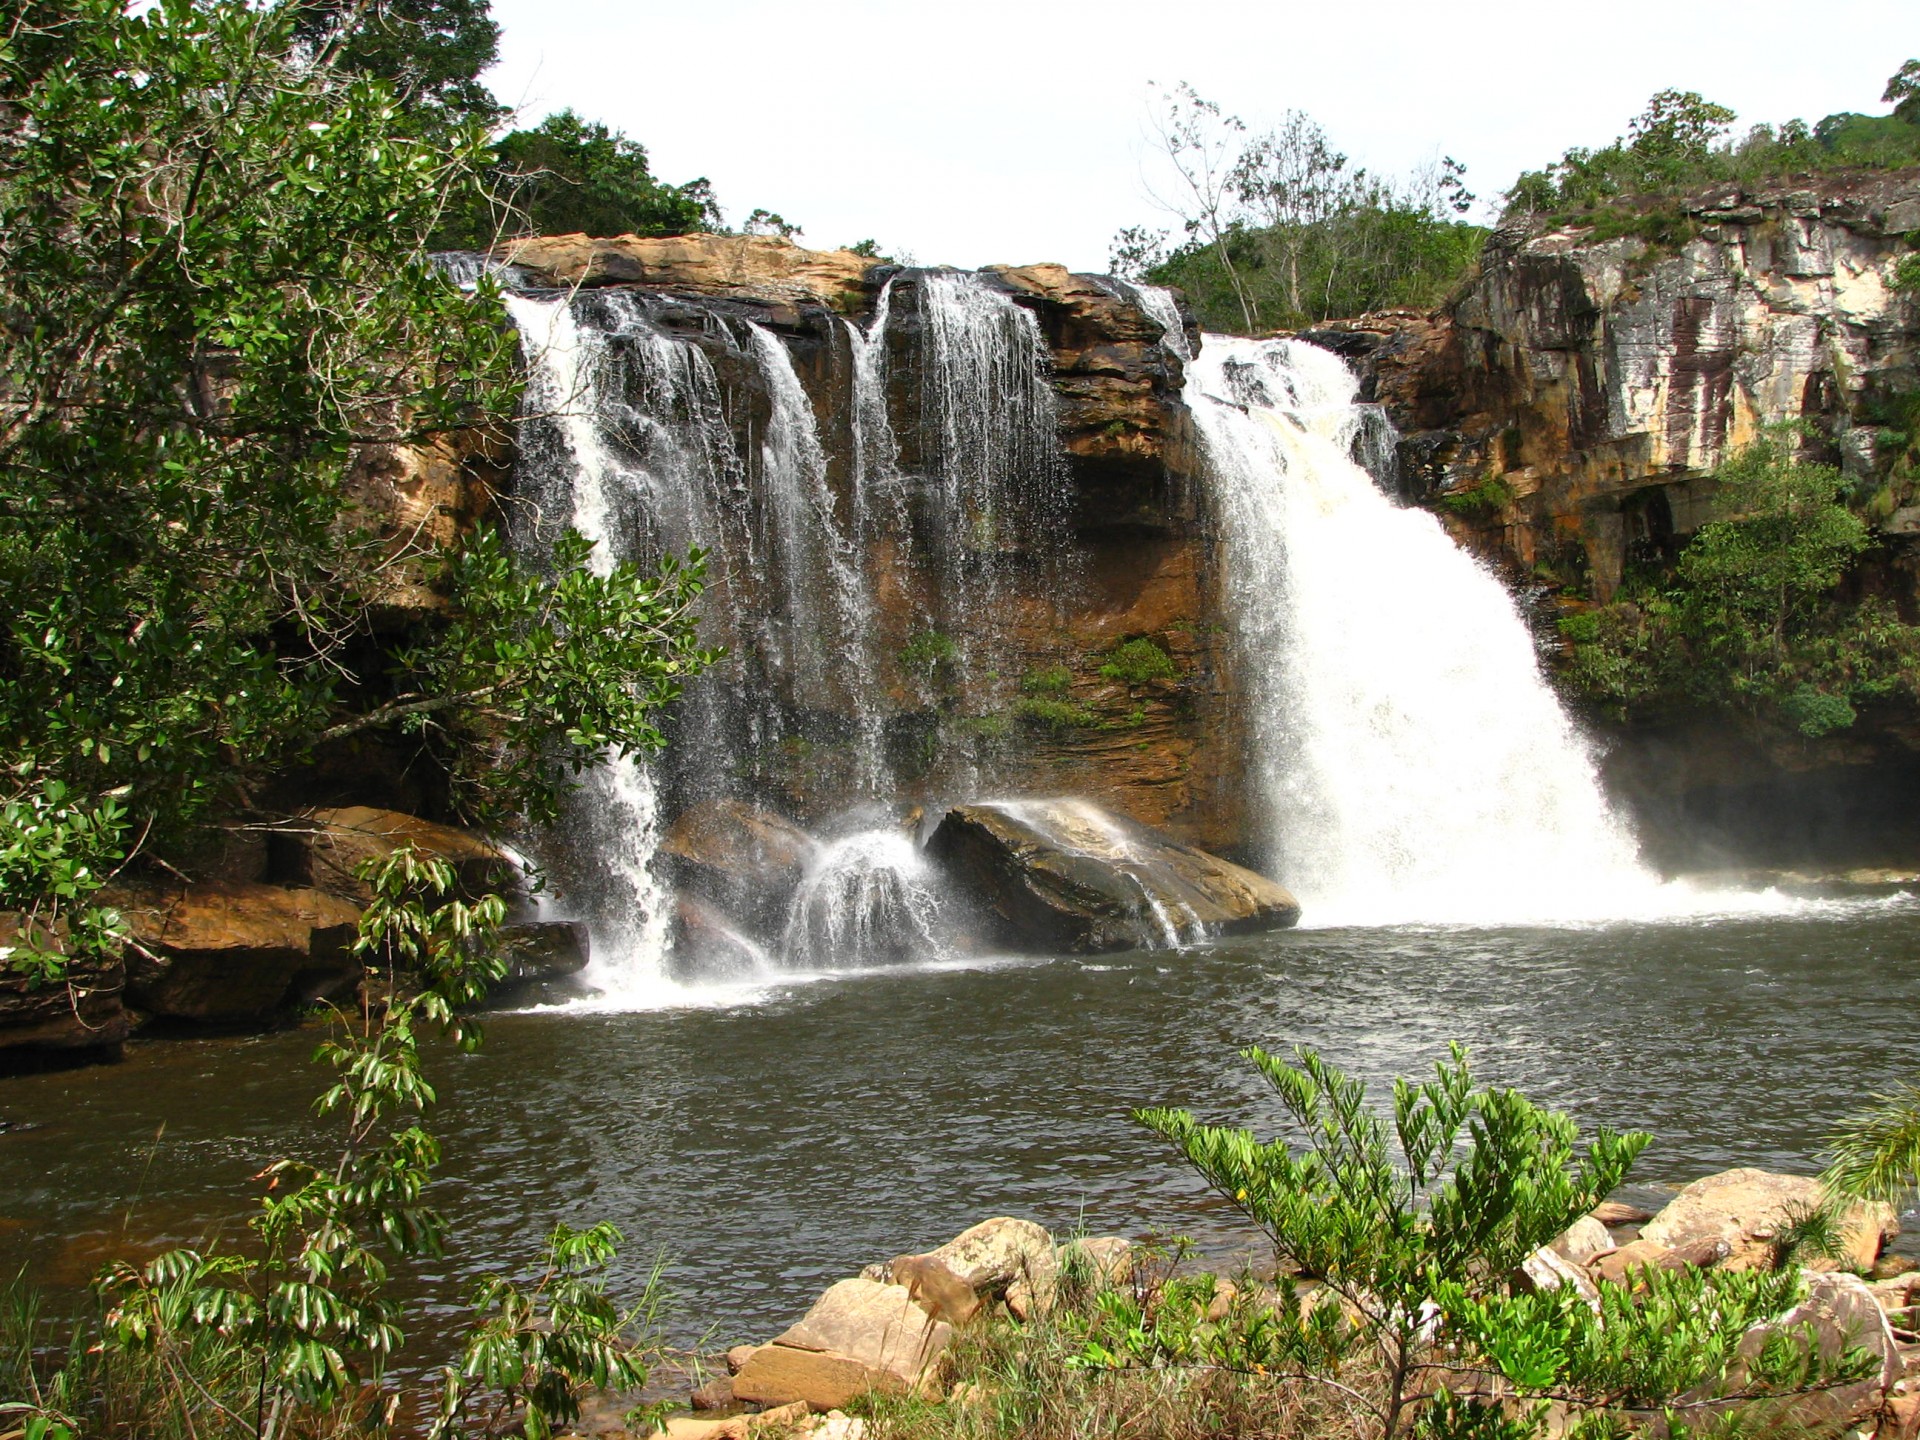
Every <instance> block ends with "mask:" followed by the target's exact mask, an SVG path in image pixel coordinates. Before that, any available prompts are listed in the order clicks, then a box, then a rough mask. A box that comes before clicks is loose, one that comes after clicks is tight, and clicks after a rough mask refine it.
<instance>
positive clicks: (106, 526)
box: [0, 0, 708, 969]
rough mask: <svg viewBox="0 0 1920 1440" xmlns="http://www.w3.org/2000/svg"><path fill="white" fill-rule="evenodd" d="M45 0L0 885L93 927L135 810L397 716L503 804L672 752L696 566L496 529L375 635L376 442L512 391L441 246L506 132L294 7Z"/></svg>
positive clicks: (12, 507)
mask: <svg viewBox="0 0 1920 1440" xmlns="http://www.w3.org/2000/svg"><path fill="white" fill-rule="evenodd" d="M40 14H41V12H39V11H30V12H29V13H28V17H27V20H26V21H23V24H22V26H21V27H20V28H17V29H16V30H15V31H14V32H12V33H11V34H10V35H9V36H7V37H6V38H5V39H4V40H0V74H4V77H5V80H4V84H0V95H4V97H5V98H4V100H0V106H4V123H3V124H0V596H3V597H4V599H3V600H0V767H4V768H0V852H4V853H6V854H8V855H9V856H10V857H11V861H10V863H9V865H8V866H7V868H6V870H5V873H4V875H3V876H0V879H3V880H4V884H5V889H4V891H0V908H3V909H7V910H13V911H25V912H29V913H38V914H40V915H42V916H43V917H46V918H48V919H52V918H54V911H55V910H60V909H61V908H62V907H64V910H63V911H62V913H63V914H64V916H65V917H66V918H68V919H72V920H76V921H78V922H80V923H81V924H82V925H83V926H85V925H87V924H89V923H91V922H90V921H89V918H88V917H89V916H90V915H94V912H93V909H92V907H90V906H89V904H88V902H87V893H88V890H89V887H97V884H98V882H99V880H100V879H102V878H104V875H105V873H106V872H107V871H108V870H110V869H111V868H112V866H113V864H115V863H117V861H118V860H120V859H124V858H125V856H124V854H115V853H114V852H113V851H112V849H111V847H108V848H104V849H103V848H102V847H101V846H100V845H99V844H98V843H97V842H98V841H99V839H100V837H101V836H102V835H103V834H104V833H105V832H106V829H107V828H109V827H110V826H112V827H118V828H119V830H120V831H121V832H122V833H123V835H124V838H125V839H126V841H127V842H128V844H129V845H130V846H136V847H145V848H147V849H156V850H158V851H160V852H161V853H163V854H164V853H174V854H176V855H177V854H179V853H181V852H182V851H184V850H187V849H190V848H191V845H192V843H193V840H194V836H195V834H196V833H197V829H198V827H201V826H203V825H206V824H208V823H210V822H211V821H213V820H216V819H218V818H219V817H221V816H223V815H227V814H231V813H234V812H236V811H245V810H249V809H251V808H253V807H254V805H255V804H256V800H255V796H256V793H257V791H258V790H259V788H260V786H261V784H262V782H263V781H264V780H265V779H266V778H267V777H270V776H273V775H277V774H280V773H283V772H285V771H286V770H287V769H288V768H290V767H296V766H298V765H300V764H302V763H304V762H305V761H306V760H308V759H309V758H310V757H311V756H312V754H313V751H314V748H315V747H316V746H318V745H321V744H323V743H334V742H338V741H340V740H343V739H347V738H351V737H352V736H354V735H357V734H359V733H361V732H363V731H366V730H369V729H373V728H376V727H398V726H410V727H413V728H415V729H417V730H419V731H420V732H421V733H423V734H425V735H426V736H427V738H428V739H429V741H430V742H431V743H433V744H435V745H436V746H438V747H439V749H440V751H441V753H442V755H443V757H444V758H446V760H447V763H448V765H449V766H450V767H451V768H452V769H453V770H454V771H455V772H456V774H459V775H463V776H465V777H467V778H468V779H469V780H470V781H471V782H472V783H471V784H468V785H466V786H464V787H462V792H463V793H465V794H466V795H467V796H468V797H469V798H470V799H471V800H472V801H473V802H474V803H473V806H472V813H473V814H475V815H476V816H477V817H478V818H480V819H482V820H483V821H484V820H487V819H497V818H498V817H499V816H500V815H501V814H503V813H506V812H510V811H513V810H515V809H516V808H524V809H525V810H526V811H527V812H528V813H531V814H532V815H533V816H534V817H535V818H538V817H539V816H541V815H543V814H548V813H551V810H552V805H553V800H554V796H555V793H556V792H555V786H556V785H557V784H560V783H562V782H561V781H560V780H559V779H558V778H557V772H556V771H555V769H554V768H553V763H552V762H555V761H559V760H562V759H564V758H566V757H569V756H571V757H572V759H573V761H574V762H575V764H576V765H577V764H579V763H584V761H585V760H587V759H589V758H591V757H592V756H594V755H596V754H598V753H600V752H601V751H603V750H605V749H607V748H611V747H621V748H629V749H631V748H641V749H645V748H648V747H651V746H655V745H657V744H658V743H659V741H660V737H659V732H658V731H657V729H656V728H655V727H654V725H653V722H652V720H651V718H650V716H651V714H652V712H653V711H654V709H655V708H656V707H657V706H658V705H660V704H662V703H665V701H667V700H668V699H670V698H671V697H672V695H673V694H674V693H676V690H677V686H678V682H679V680H680V678H682V677H683V676H684V675H686V674H690V673H692V672H693V671H695V670H697V669H699V668H700V667H701V666H702V665H703V664H704V663H705V662H706V659H707V658H708V657H707V656H706V655H705V654H704V653H703V652H700V651H699V650H697V649H696V648H695V647H694V646H693V644H692V637H691V629H690V626H691V621H690V619H689V618H688V606H689V605H690V604H691V602H692V600H693V597H694V596H695V595H696V594H697V593H698V590H699V585H700V576H699V563H698V559H697V557H696V558H695V560H694V561H693V562H692V563H691V564H689V565H686V566H679V567H670V568H669V569H668V571H667V572H666V573H665V574H663V575H658V576H655V575H649V574H643V573H641V572H638V571H636V570H634V569H633V568H632V567H630V566H624V565H620V566H612V567H608V569H607V573H605V574H593V573H590V572H589V570H588V568H587V566H586V564H585V560H586V553H587V547H586V545H585V543H584V542H582V541H579V540H578V539H577V538H574V539H570V540H568V541H566V542H564V543H563V544H562V545H561V546H560V547H559V548H558V550H557V551H556V554H555V557H554V564H553V565H552V566H551V567H549V568H547V569H544V570H541V571H539V572H538V573H534V572H531V571H529V570H527V569H526V568H525V567H524V566H522V565H521V564H520V563H519V562H517V561H516V560H515V559H514V558H513V557H512V556H511V555H510V554H509V553H508V552H507V551H506V549H505V547H504V546H503V545H502V544H501V543H500V542H499V540H498V538H497V537H495V536H493V535H491V534H490V533H488V532H487V531H486V530H485V529H484V527H483V529H482V531H481V533H480V535H479V536H478V537H477V539H476V540H475V541H474V543H473V544H472V546H471V548H469V549H468V550H466V551H465V552H464V553H455V554H452V555H449V556H447V557H445V558H444V560H443V561H442V562H441V564H440V574H439V575H438V577H437V579H438V584H439V587H440V590H441V593H442V595H443V597H444V600H445V605H446V618H445V620H444V621H436V622H434V623H431V624H423V625H422V626H421V627H420V628H419V629H418V631H417V632H416V633H414V634H412V635H402V636H399V637H392V636H390V635H387V636H383V637H382V638H381V641H380V644H379V645H377V646H376V645H372V644H370V643H369V642H370V641H372V640H374V638H375V637H376V635H377V634H380V632H381V625H382V622H381V621H380V619H379V606H380V603H381V601H382V598H383V596H384V595H385V594H386V590H387V583H388V582H387V572H388V570H389V569H390V567H391V565H392V563H393V556H392V552H391V549H390V545H389V542H388V540H387V539H386V538H385V537H383V536H382V535H381V533H380V532H379V530H378V528H377V526H376V525H375V524H374V523H373V521H371V520H370V519H369V518H367V517H366V516H365V515H364V514H362V512H361V511H359V510H358V509H357V508H356V507H355V506H354V504H353V503H352V489H351V480H352V475H353V465H354V463H355V459H356V457H357V456H358V455H360V454H362V453H363V452H364V450H365V448H366V447H369V446H404V445H408V444H413V443H417V442H419V441H421V440H423V439H425V438H427V437H433V436H439V437H447V436H453V437H460V436H469V437H475V442H476V443H479V442H487V443H490V442H491V441H492V440H493V439H496V438H499V437H500V436H502V435H503V434H504V430H505V425H506V421H507V417H509V416H510V415H511V413H512V406H513V403H514V399H515V381H514V377H513V363H512V359H513V356H512V350H513V340H512V337H511V334H510V332H509V331H508V330H507V328H506V327H504V326H502V325H500V324H499V323H497V321H496V320H495V319H494V318H493V317H492V314H491V313H490V309H489V308H488V307H490V306H491V305H492V304H493V303H494V300H495V296H494V295H493V294H492V293H491V292H490V291H489V290H488V289H487V287H486V286H485V285H484V284H483V285H482V287H481V293H480V294H479V295H478V296H471V295H465V294H462V293H461V292H460V291H459V290H458V289H457V288H456V287H455V286H454V285H452V284H451V283H450V282H449V281H448V280H447V279H446V278H445V276H444V275H443V274H442V273H441V272H440V271H439V270H438V269H437V268H436V266H435V265H434V264H433V263H432V262H431V260H430V258H429V252H428V245H429V239H430V237H431V236H432V235H433V234H434V233H435V232H436V230H438V229H439V228H440V227H441V225H442V224H443V222H444V220H445V218H446V215H447V212H448V207H449V205H456V204H459V203H464V201H462V200H461V197H462V196H466V195H471V194H474V193H476V188H475V187H476V184H477V181H476V176H477V174H478V171H479V167H481V166H482V165H483V164H484V163H485V162H486V160H487V158H488V154H489V152H488V149H487V145H486V137H485V135H484V133H483V132H482V131H481V130H480V128H479V127H478V126H476V125H471V124H457V123H454V122H453V121H452V120H451V119H450V117H449V115H448V114H447V113H446V111H445V108H444V107H438V106H412V107H409V106H405V105H402V104H400V103H399V102H398V101H397V100H396V98H395V96H394V93H393V91H392V90H391V88H390V87H389V85H388V84H387V83H385V82H384V81H382V80H379V79H375V78H371V77H369V76H368V75H366V74H363V73H359V72H358V71H355V70H353V69H351V68H348V67H343V66H342V65H340V64H338V63H334V62H332V61H329V60H327V59H326V58H325V57H324V56H322V57H321V58H320V59H318V60H316V59H314V58H313V57H312V56H310V55H309V54H308V52H307V49H306V47H305V45H304V42H303V41H302V40H301V38H300V34H299V26H300V22H301V21H302V19H303V18H305V17H306V16H307V15H308V12H307V10H306V9H305V8H303V7H302V6H301V5H299V4H297V3H291V0H289V3H283V4H279V5H273V6H268V7H265V8H254V7H253V6H250V5H248V4H246V3H243V0H162V3H160V4H157V5H155V6H152V7H150V8H148V9H145V10H143V11H141V12H139V13H137V14H136V13H129V12H127V11H125V10H123V9H122V8H121V7H120V5H119V4H118V3H117V0H80V3H76V4H74V5H71V6H65V7H58V8H55V9H53V10H52V11H51V12H49V14H50V18H45V20H44V23H37V24H36V23H30V22H31V21H33V20H34V19H35V18H36V17H39V16H40ZM476 307H480V308H476ZM396 639H397V644H396V643H395V641H396ZM383 653H384V654H386V655H389V656H391V657H392V662H393V673H391V674H388V673H384V672H385V670H386V669H387V666H388V660H386V659H383V658H375V659H373V660H372V661H371V662H369V659H368V657H369V656H370V655H371V656H375V657H379V656H382V654H383ZM475 744H485V745H486V746H487V747H488V749H489V752H490V759H489V760H488V761H487V762H486V763H482V762H481V761H480V760H478V759H477V758H476V756H475V755H474V754H473V753H472V752H470V751H469V750H468V749H466V748H465V747H468V746H472V745H475ZM52 816H64V817H65V818H64V819H58V820H57V821H56V822H55V823H51V824H49V817H52ZM87 816H97V817H99V820H98V823H93V822H89V823H88V824H84V825H83V824H81V823H80V822H79V819H78V818H77V817H87ZM50 907H51V908H50ZM94 918H96V919H97V918H100V917H98V916H94ZM102 933H104V932H102ZM98 938H99V936H98V935H95V936H94V937H93V941H86V940H85V939H84V937H82V941H83V943H93V942H94V941H97V940H98ZM71 940H72V937H70V939H69V943H71ZM52 953H53V952H52V951H51V950H50V949H45V948H43V949H42V950H41V951H40V952H39V960H38V961H37V962H36V963H39V964H40V965H41V968H42V969H45V968H47V967H46V959H47V956H48V955H49V954H52Z"/></svg>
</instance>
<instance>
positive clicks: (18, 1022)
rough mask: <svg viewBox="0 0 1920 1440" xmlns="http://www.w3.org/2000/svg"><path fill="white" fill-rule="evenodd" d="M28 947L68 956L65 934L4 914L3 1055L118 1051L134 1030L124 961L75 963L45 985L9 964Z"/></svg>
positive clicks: (0, 939) (0, 918)
mask: <svg viewBox="0 0 1920 1440" xmlns="http://www.w3.org/2000/svg"><path fill="white" fill-rule="evenodd" d="M28 945H31V946H32V947H33V948H34V949H37V950H42V951H50V952H52V953H54V954H58V955H63V956H64V955H65V954H66V928H65V926H64V925H57V926H55V927H54V929H53V930H52V931H49V930H47V929H46V928H45V927H44V926H38V925H34V924H33V923H32V922H30V921H26V920H25V919H24V918H23V917H22V916H20V915H17V914H14V913H12V912H9V911H0V1055H4V1054H5V1053H6V1052H9V1051H12V1052H16V1053H17V1054H18V1055H21V1056H26V1055H30V1054H31V1053H32V1052H42V1051H62V1050H100V1051H107V1052H111V1051H114V1050H116V1049H118V1047H119V1045H120V1042H121V1041H123V1040H125V1039H126V1038H127V1031H128V1029H129V1020H128V1016H127V1012H126V1009H125V1007H124V1006H123V1005H122V1004H121V993H122V992H123V991H124V990H125V989H126V984H127V974H126V967H125V965H124V964H123V963H122V962H121V959H120V957H119V956H118V955H117V954H116V955H110V956H106V957H103V958H98V959H83V958H78V957H70V958H68V959H67V960H66V973H65V975H64V976H63V977H62V978H61V979H59V980H46V979H43V978H40V977H39V976H38V975H36V974H35V973H34V972H33V971H32V970H30V969H27V968H15V967H14V965H13V964H11V963H10V962H11V961H12V960H13V959H14V958H15V956H16V954H17V952H20V951H22V950H24V949H25V948H27V946H28Z"/></svg>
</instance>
